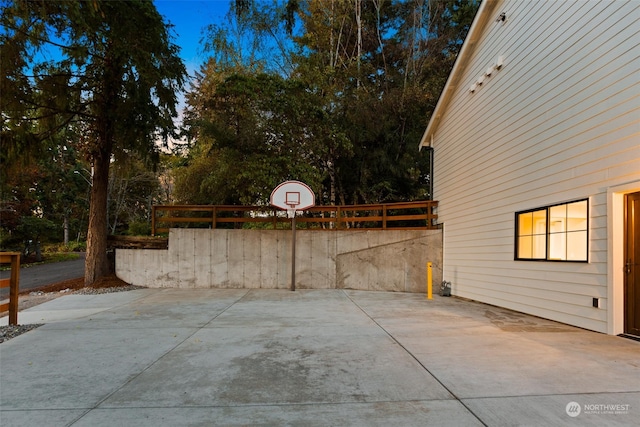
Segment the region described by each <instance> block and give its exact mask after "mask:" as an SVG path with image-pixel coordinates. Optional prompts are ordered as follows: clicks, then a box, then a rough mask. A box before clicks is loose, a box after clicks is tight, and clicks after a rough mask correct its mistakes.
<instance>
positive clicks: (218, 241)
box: [116, 229, 442, 292]
mask: <svg viewBox="0 0 640 427" xmlns="http://www.w3.org/2000/svg"><path fill="white" fill-rule="evenodd" d="M429 261H430V262H432V263H433V284H434V292H437V291H438V290H439V285H440V282H441V281H442V233H441V231H440V230H422V231H411V230H410V231H365V230H355V231H352V230H346V231H326V232H322V231H308V230H297V231H296V288H299V289H311V288H313V289H331V288H344V289H362V290H379V291H396V292H425V287H426V274H427V273H426V271H427V270H426V268H427V267H426V263H427V262H429ZM116 274H117V275H118V277H120V278H122V279H123V280H125V281H127V282H129V283H132V284H136V285H142V286H148V287H181V288H209V287H213V288H268V289H288V288H289V287H290V286H291V231H290V230H221V229H217V230H195V229H174V230H171V232H170V234H169V249H168V250H151V249H118V250H117V251H116Z"/></svg>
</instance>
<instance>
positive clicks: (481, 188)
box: [433, 0, 640, 332]
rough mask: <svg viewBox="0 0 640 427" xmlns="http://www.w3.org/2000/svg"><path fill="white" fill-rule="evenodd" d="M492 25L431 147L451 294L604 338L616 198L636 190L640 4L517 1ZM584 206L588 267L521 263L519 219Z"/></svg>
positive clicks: (639, 172) (500, 7)
mask: <svg viewBox="0 0 640 427" xmlns="http://www.w3.org/2000/svg"><path fill="white" fill-rule="evenodd" d="M501 12H504V13H505V14H506V17H507V19H506V21H505V22H504V23H502V22H496V18H497V17H498V15H499V14H500V13H501ZM492 14H494V15H495V17H494V18H492V19H490V20H489V21H488V24H487V25H486V26H485V27H484V30H483V31H482V33H481V35H480V36H479V38H478V39H477V41H476V45H475V49H473V51H472V52H471V54H470V57H469V60H468V63H467V64H466V67H464V68H462V69H461V75H460V80H459V84H458V85H457V87H455V88H453V90H454V93H453V96H452V98H451V101H450V103H449V104H448V106H447V107H446V108H444V109H443V111H441V113H442V118H441V122H440V124H439V126H438V127H437V129H435V133H434V136H433V147H434V153H435V168H434V169H435V170H434V185H435V188H434V199H435V200H439V202H440V204H439V209H438V216H439V219H440V222H441V223H443V224H444V271H443V277H444V280H450V281H451V282H452V284H453V292H454V294H456V295H458V296H462V297H467V298H471V299H474V300H478V301H483V302H487V303H490V304H495V305H499V306H503V307H507V308H511V309H515V310H519V311H522V312H526V313H530V314H534V315H538V316H541V317H545V318H550V319H554V320H558V321H561V322H565V323H569V324H573V325H577V326H580V327H584V328H587V329H591V330H595V331H600V332H607V310H606V308H607V306H608V304H607V297H608V293H607V286H608V284H607V280H608V279H607V277H608V276H607V271H608V265H607V256H608V254H607V250H608V249H607V247H608V242H607V238H608V237H607V235H608V234H607V221H608V220H607V189H608V188H609V187H612V186H616V185H622V184H628V183H634V182H635V183H637V184H638V186H637V187H638V188H639V189H640V131H639V129H640V83H639V79H640V72H639V71H638V70H640V47H639V41H640V2H638V1H628V2H627V1H575V2H574V1H518V0H516V1H504V2H499V3H498V4H497V7H496V8H495V9H494V10H493V11H492ZM500 55H502V56H503V57H504V65H503V67H502V69H500V70H499V71H495V72H494V73H493V74H492V75H491V76H490V77H485V80H484V83H483V84H482V85H481V86H479V87H478V88H477V90H476V91H475V93H470V92H469V87H470V86H471V84H472V83H473V82H475V81H476V79H477V78H478V77H479V76H480V75H482V74H483V72H484V71H485V70H486V69H487V68H488V67H489V66H490V65H491V64H492V63H494V62H495V61H496V59H497V57H498V56H500ZM583 198H588V199H589V204H590V206H589V207H590V209H589V221H590V224H589V225H590V230H589V236H590V238H589V248H590V249H589V262H588V263H572V262H568V263H565V262H527V261H514V233H515V230H514V227H515V224H514V223H515V212H517V211H522V210H527V209H533V208H538V207H543V206H547V205H551V204H556V203H562V202H567V201H573V200H577V199H583ZM593 297H598V298H601V299H602V300H601V301H602V305H601V306H602V307H603V308H601V309H597V308H593V307H592V298H593Z"/></svg>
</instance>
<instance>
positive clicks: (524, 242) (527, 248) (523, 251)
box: [518, 236, 532, 259]
mask: <svg viewBox="0 0 640 427" xmlns="http://www.w3.org/2000/svg"><path fill="white" fill-rule="evenodd" d="M531 241H532V238H531V237H530V236H523V237H519V238H518V258H525V259H531V258H532V252H531V246H532V243H531Z"/></svg>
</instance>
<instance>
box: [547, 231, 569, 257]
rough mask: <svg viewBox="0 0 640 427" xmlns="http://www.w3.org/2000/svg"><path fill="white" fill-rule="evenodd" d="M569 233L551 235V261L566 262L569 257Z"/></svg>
mask: <svg viewBox="0 0 640 427" xmlns="http://www.w3.org/2000/svg"><path fill="white" fill-rule="evenodd" d="M566 254H567V233H555V234H549V259H550V260H556V261H557V260H564V259H566V257H567V255H566Z"/></svg>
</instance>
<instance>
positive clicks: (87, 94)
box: [0, 0, 185, 285]
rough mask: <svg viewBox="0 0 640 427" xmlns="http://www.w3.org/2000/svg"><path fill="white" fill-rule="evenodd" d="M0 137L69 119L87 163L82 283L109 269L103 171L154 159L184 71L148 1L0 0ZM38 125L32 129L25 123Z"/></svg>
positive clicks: (13, 142) (14, 142) (27, 138)
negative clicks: (133, 158)
mask: <svg viewBox="0 0 640 427" xmlns="http://www.w3.org/2000/svg"><path fill="white" fill-rule="evenodd" d="M0 17H1V18H0V28H1V30H0V48H1V50H2V51H1V54H2V55H1V56H2V64H1V65H2V67H1V68H2V70H1V71H0V74H1V81H0V92H1V93H2V95H3V96H2V100H1V101H0V106H1V107H2V112H3V115H2V138H3V141H4V142H6V143H7V144H8V145H10V146H11V147H13V148H12V150H13V151H15V152H19V151H20V150H24V149H26V148H28V147H30V146H33V145H37V144H40V143H41V142H42V141H43V140H45V139H46V138H48V137H51V136H52V135H55V134H56V133H58V132H60V131H61V130H63V129H66V128H68V126H70V125H71V124H74V125H75V126H77V128H78V129H81V132H80V135H82V138H81V140H80V145H79V146H80V149H81V151H82V152H83V154H84V155H85V156H86V158H87V160H88V162H89V163H90V164H91V165H92V167H93V172H94V173H93V175H92V186H91V204H90V210H89V224H88V233H87V257H86V266H85V284H87V285H88V284H90V283H92V282H93V281H95V279H97V278H98V277H100V276H103V275H105V274H107V273H108V270H109V267H108V261H107V255H106V241H107V239H106V237H107V198H108V185H109V168H110V166H111V163H112V161H113V160H114V159H116V160H117V159H118V158H122V157H123V156H128V154H129V153H130V152H139V153H141V154H142V155H143V156H144V157H146V158H150V159H151V160H157V157H158V148H157V144H156V143H157V142H158V141H162V140H164V141H166V138H167V137H168V136H169V134H170V132H171V131H172V129H173V121H172V118H173V117H175V116H176V111H175V105H176V91H178V90H180V89H181V88H182V86H183V83H184V78H185V68H184V65H183V63H182V61H181V60H180V58H179V57H178V51H179V48H178V47H177V46H176V45H174V44H173V43H172V41H171V37H170V35H169V32H168V26H167V24H166V23H165V22H164V21H163V19H162V17H161V16H160V14H159V13H158V12H157V10H156V9H155V7H154V5H153V3H152V2H151V1H148V0H131V1H126V2H125V1H104V0H91V1H82V0H74V1H46V2H35V1H28V0H14V1H8V0H3V1H2V3H0ZM34 122H37V123H38V124H39V129H37V132H36V131H35V129H34V127H33V123H34Z"/></svg>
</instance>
